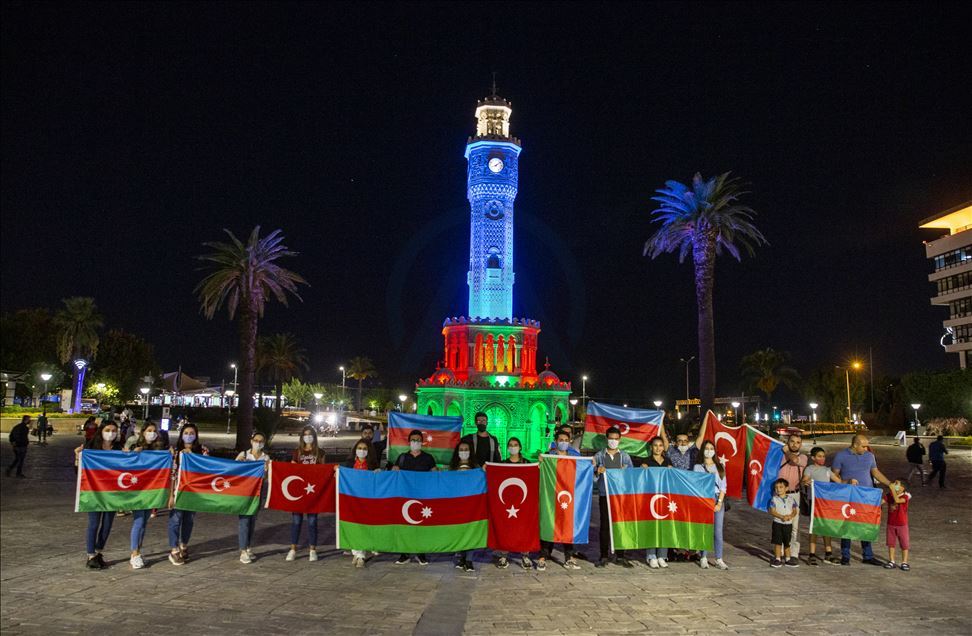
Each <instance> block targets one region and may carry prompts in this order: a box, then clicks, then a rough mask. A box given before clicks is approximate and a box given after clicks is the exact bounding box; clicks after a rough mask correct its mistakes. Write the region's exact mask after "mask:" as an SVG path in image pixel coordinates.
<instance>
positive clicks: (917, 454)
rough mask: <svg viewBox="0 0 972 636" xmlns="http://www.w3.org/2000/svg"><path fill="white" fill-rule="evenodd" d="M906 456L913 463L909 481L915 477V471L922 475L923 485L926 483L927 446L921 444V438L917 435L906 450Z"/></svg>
mask: <svg viewBox="0 0 972 636" xmlns="http://www.w3.org/2000/svg"><path fill="white" fill-rule="evenodd" d="M905 458H906V459H907V460H908V463H909V464H911V472H910V473H908V481H911V480H912V479H914V478H915V473H918V475H919V476H920V477H921V485H922V486H924V485H925V447H924V446H922V444H921V438H919V437H918V436H915V441H914V442H912V444H911V446H909V447H908V450H906V451H905Z"/></svg>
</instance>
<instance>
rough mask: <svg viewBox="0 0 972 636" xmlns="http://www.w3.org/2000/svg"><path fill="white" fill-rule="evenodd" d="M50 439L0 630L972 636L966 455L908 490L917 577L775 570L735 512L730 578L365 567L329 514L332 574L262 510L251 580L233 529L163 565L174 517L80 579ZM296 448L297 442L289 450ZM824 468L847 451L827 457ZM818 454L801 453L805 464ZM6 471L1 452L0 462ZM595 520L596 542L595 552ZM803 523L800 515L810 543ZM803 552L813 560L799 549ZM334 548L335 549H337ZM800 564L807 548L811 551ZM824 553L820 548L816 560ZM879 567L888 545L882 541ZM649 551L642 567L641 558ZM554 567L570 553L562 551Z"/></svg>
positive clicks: (38, 455) (748, 523)
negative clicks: (941, 481)
mask: <svg viewBox="0 0 972 636" xmlns="http://www.w3.org/2000/svg"><path fill="white" fill-rule="evenodd" d="M79 440H80V438H79V437H76V436H73V435H57V436H56V437H55V438H53V439H52V441H51V443H50V445H48V446H45V447H40V446H37V445H36V444H31V447H30V450H29V453H28V457H27V475H28V478H27V479H16V478H12V477H4V478H3V480H2V495H0V632H2V633H3V634H4V635H5V636H6V635H8V634H25V633H32V634H36V633H44V634H49V633H58V634H59V633H109V634H133V633H153V634H154V633H162V634H164V633H181V634H208V633H236V634H283V633H333V634H342V635H352V634H380V633H395V634H402V633H416V634H461V633H467V634H515V633H527V632H529V633H532V634H579V633H596V634H620V633H633V632H652V633H671V634H685V633H691V634H713V633H741V634H748V633H757V632H773V633H786V634H801V635H806V634H827V633H829V634H857V633H891V634H910V633H937V634H970V633H972V618H970V616H972V607H970V601H972V532H970V528H972V526H970V522H972V484H970V480H972V458H970V452H969V450H968V449H955V450H953V451H952V453H951V454H950V455H949V458H948V459H949V462H948V488H947V489H945V490H940V489H939V488H938V487H937V485H936V486H927V487H924V488H922V487H921V486H920V485H916V486H914V487H913V488H912V492H913V494H914V498H913V500H912V503H911V506H910V521H911V540H912V556H911V559H910V561H911V565H912V568H913V569H912V570H911V571H910V572H903V571H901V570H885V569H884V568H880V567H875V566H871V565H863V564H861V562H860V545H859V544H855V547H854V558H853V563H852V565H851V566H850V567H843V566H832V565H820V566H817V567H811V566H809V565H807V564H806V562H805V561H802V562H801V567H799V568H796V569H790V568H781V569H771V568H770V567H769V566H768V557H769V554H770V552H771V550H772V547H771V546H770V543H769V536H770V518H769V517H768V515H766V514H764V513H760V512H756V511H753V510H751V509H750V508H749V507H748V506H747V505H746V504H745V503H735V505H734V506H733V508H732V510H730V511H729V512H728V513H727V516H726V527H725V539H726V550H725V560H726V561H727V562H728V564H729V565H730V570H728V571H725V572H723V571H719V570H715V569H709V570H707V571H703V570H701V569H699V568H698V566H697V565H696V564H694V563H673V564H672V565H671V567H669V568H668V569H667V570H660V571H659V570H649V569H648V568H647V567H646V566H645V564H644V561H643V560H642V561H641V562H640V563H638V564H637V565H636V567H635V569H623V568H621V567H618V566H613V565H612V566H609V567H607V568H605V569H595V568H594V567H593V565H592V564H591V563H589V562H585V563H582V569H581V570H579V571H567V570H564V569H562V568H560V567H557V566H553V567H550V566H548V568H547V571H546V572H536V571H535V570H531V571H526V570H523V569H521V568H520V567H519V566H518V565H512V564H511V566H510V568H509V569H507V570H498V569H496V568H495V567H494V566H493V565H492V563H491V562H490V560H489V559H488V556H487V553H486V551H485V550H483V551H480V552H479V553H478V554H477V557H476V561H477V562H476V571H475V572H474V573H469V574H466V573H462V572H461V571H459V570H456V569H454V568H453V566H452V559H451V556H450V555H435V556H434V557H433V559H432V563H431V564H430V565H429V566H427V567H422V566H420V565H418V564H417V563H414V562H413V563H410V564H408V565H404V566H396V565H394V564H393V560H394V556H393V555H383V556H380V557H378V558H376V559H374V560H372V561H371V562H370V563H369V565H368V567H367V568H365V569H363V570H356V569H353V568H352V567H351V558H350V557H349V556H344V555H342V554H341V553H340V552H336V551H334V550H333V545H334V524H333V518H332V517H331V516H330V515H324V516H322V517H321V524H320V528H321V533H322V538H321V539H320V544H321V545H322V546H324V548H323V550H324V551H323V553H322V554H323V556H322V559H321V560H320V561H318V562H316V563H310V562H308V561H307V552H306V548H304V549H302V550H301V552H300V553H299V560H297V561H295V562H286V561H285V560H284V556H285V554H286V552H287V549H288V547H289V545H288V544H289V541H290V539H289V531H290V517H289V515H288V514H286V513H280V512H276V511H267V510H264V511H261V513H260V516H259V520H258V522H257V530H256V538H255V543H256V547H255V552H256V555H257V560H256V561H255V562H254V563H252V564H250V565H243V564H241V563H240V562H239V553H238V551H237V545H236V542H237V538H236V537H237V519H236V517H232V516H225V515H215V514H199V515H197V517H196V525H195V530H194V533H193V537H192V541H191V543H190V550H191V556H192V559H191V560H190V561H189V562H188V563H187V564H186V565H184V566H181V567H177V566H173V565H172V564H170V563H169V562H168V560H167V558H166V554H167V540H166V523H167V521H168V519H167V516H166V515H165V514H164V513H162V514H160V516H159V518H156V519H152V520H150V521H149V526H148V532H147V534H146V537H145V545H144V549H143V553H144V555H145V560H146V564H147V567H146V568H145V569H142V570H132V569H131V568H130V567H129V565H128V556H129V550H128V537H129V531H130V529H131V523H132V521H131V517H130V516H129V517H118V518H116V519H115V524H114V527H113V531H112V535H111V538H110V539H109V542H108V546H107V548H106V550H105V552H104V554H105V558H106V559H107V560H108V561H109V562H110V563H111V564H112V565H111V567H110V568H109V569H107V570H102V571H92V570H88V569H86V568H85V567H84V561H85V557H84V533H85V527H86V516H85V515H82V514H76V513H74V512H73V506H74V491H75V482H76V473H75V469H74V466H73V456H72V448H73V447H74V446H76V445H77V444H78V443H79ZM286 443H288V444H289V443H290V442H289V441H288V442H286ZM825 446H826V448H827V450H828V454H831V453H832V452H833V451H835V450H837V449H839V448H841V447H842V446H843V445H837V444H827V445H825ZM808 447H809V440H807V441H806V442H805V450H806V449H807V448H808ZM875 451H876V454H877V458H878V464H879V467H880V468H881V470H882V471H884V472H885V474H886V475H888V476H889V477H890V478H892V479H894V478H895V477H897V476H906V475H907V464H906V463H905V461H904V449H900V448H896V447H891V446H875ZM11 458H12V453H11V450H10V446H9V445H8V444H6V441H4V444H3V453H2V461H3V464H4V467H6V466H7V465H8V464H9V463H10V461H11ZM597 516H598V515H597V512H596V505H595V512H594V519H593V520H592V524H591V538H592V543H591V544H588V545H587V546H583V547H582V549H583V551H584V552H585V553H586V554H587V555H588V557H589V558H590V559H592V560H593V559H594V558H596V557H597V556H598V554H597ZM806 525H807V519H806V518H805V517H804V518H801V527H802V528H803V530H804V533H805V528H806ZM801 542H802V544H803V545H804V546H806V535H805V534H803V537H802V539H801ZM328 546H330V549H328ZM804 549H805V548H804ZM821 551H822V547H818V552H821ZM875 552H876V554H877V555H878V556H879V557H881V558H882V559H885V558H886V557H887V550H886V547H885V543H884V531H883V527H882V532H881V536H880V538H879V539H878V541H877V542H876V543H875ZM642 554H643V553H642ZM555 557H556V558H558V559H559V553H556V554H555Z"/></svg>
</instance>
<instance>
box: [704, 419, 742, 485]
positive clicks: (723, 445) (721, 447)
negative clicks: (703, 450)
mask: <svg viewBox="0 0 972 636" xmlns="http://www.w3.org/2000/svg"><path fill="white" fill-rule="evenodd" d="M703 439H706V440H708V441H710V442H712V443H713V444H715V447H716V456H715V459H716V461H717V462H719V463H721V464H722V466H723V468H725V471H726V496H727V497H735V498H739V497H742V489H743V479H744V477H745V474H746V427H745V426H726V425H725V424H723V423H722V422H720V421H719V418H717V417H716V416H715V414H714V413H713V412H712V411H709V412H707V413H706V414H705V435H704V436H703Z"/></svg>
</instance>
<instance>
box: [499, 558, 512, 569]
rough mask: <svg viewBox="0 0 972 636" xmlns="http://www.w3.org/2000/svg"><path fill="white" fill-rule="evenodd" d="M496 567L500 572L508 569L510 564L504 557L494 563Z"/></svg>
mask: <svg viewBox="0 0 972 636" xmlns="http://www.w3.org/2000/svg"><path fill="white" fill-rule="evenodd" d="M496 567H498V568H499V569H501V570H505V569H506V568H508V567H510V562H509V560H508V559H507V558H506V557H500V558H499V559H498V560H497V561H496Z"/></svg>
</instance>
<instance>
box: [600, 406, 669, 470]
mask: <svg viewBox="0 0 972 636" xmlns="http://www.w3.org/2000/svg"><path fill="white" fill-rule="evenodd" d="M664 418H665V411H657V410H656V411H653V410H650V409H629V408H625V407H623V406H615V405H614V404H601V403H600V402H591V403H590V404H589V405H588V406H587V416H586V417H585V418H584V441H583V444H582V446H583V447H584V448H593V449H594V450H596V451H599V450H601V449H602V448H604V447H606V446H607V437H605V435H606V434H607V430H608V429H609V428H611V427H612V426H616V427H618V429H620V431H621V444H620V445H619V446H618V448H620V449H621V450H623V451H625V452H627V453H628V454H629V455H633V456H635V457H648V455H650V454H651V449H650V448H649V442H651V439H652V438H653V437H655V436H656V435H658V434H659V433H660V431H661V425H662V420H663V419H664Z"/></svg>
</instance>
